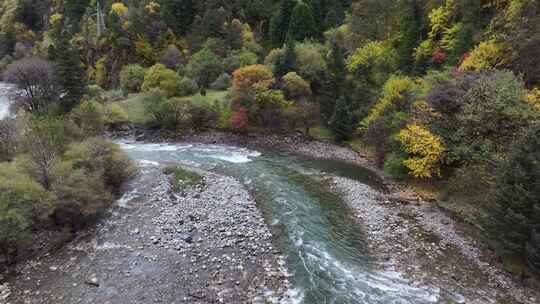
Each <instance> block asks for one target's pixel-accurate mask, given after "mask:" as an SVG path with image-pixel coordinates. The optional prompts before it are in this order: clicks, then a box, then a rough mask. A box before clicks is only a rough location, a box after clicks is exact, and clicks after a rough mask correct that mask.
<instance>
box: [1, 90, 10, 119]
mask: <svg viewBox="0 0 540 304" xmlns="http://www.w3.org/2000/svg"><path fill="white" fill-rule="evenodd" d="M7 90H8V86H7V85H6V84H4V83H2V82H0V119H3V118H5V117H7V116H8V115H9V100H8V97H7Z"/></svg>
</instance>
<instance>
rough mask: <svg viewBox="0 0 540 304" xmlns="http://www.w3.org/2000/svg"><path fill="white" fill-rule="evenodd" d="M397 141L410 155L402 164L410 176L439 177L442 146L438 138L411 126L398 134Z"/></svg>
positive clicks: (418, 127) (416, 126)
mask: <svg viewBox="0 0 540 304" xmlns="http://www.w3.org/2000/svg"><path fill="white" fill-rule="evenodd" d="M397 139H398V141H399V142H400V143H401V145H402V146H403V148H404V150H405V152H407V153H408V154H409V155H410V157H409V158H408V159H406V160H405V161H404V162H403V165H405V167H407V168H408V169H409V170H410V175H412V176H413V177H416V178H432V177H434V176H440V175H441V160H442V158H443V154H444V145H443V143H442V140H441V139H440V138H439V137H438V136H436V135H434V134H433V133H431V132H430V131H429V130H428V129H426V128H424V127H422V126H420V125H417V124H411V125H408V126H407V127H405V128H404V129H402V130H401V131H400V132H399V134H398V136H397Z"/></svg>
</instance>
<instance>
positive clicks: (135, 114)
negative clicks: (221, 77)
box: [118, 90, 228, 125]
mask: <svg viewBox="0 0 540 304" xmlns="http://www.w3.org/2000/svg"><path fill="white" fill-rule="evenodd" d="M227 93H228V91H211V90H210V91H207V94H206V96H202V95H201V94H199V93H197V94H194V95H191V96H185V97H180V99H183V100H191V101H192V102H193V103H196V104H207V105H214V103H215V102H216V101H218V102H222V101H224V100H225V97H226V96H227ZM144 97H145V93H139V94H131V95H129V97H128V98H127V99H124V100H121V101H118V104H119V105H120V107H121V108H122V110H124V112H126V114H127V115H128V120H129V122H131V123H134V124H141V125H146V124H148V123H149V122H151V121H152V117H151V116H150V115H148V113H147V112H146V110H145V107H144V102H143V100H144Z"/></svg>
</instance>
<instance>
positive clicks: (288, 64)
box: [275, 39, 296, 77]
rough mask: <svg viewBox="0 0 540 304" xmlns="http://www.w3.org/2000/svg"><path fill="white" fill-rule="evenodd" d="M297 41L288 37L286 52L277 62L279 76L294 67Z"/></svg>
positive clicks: (276, 71)
mask: <svg viewBox="0 0 540 304" xmlns="http://www.w3.org/2000/svg"><path fill="white" fill-rule="evenodd" d="M295 49H296V42H295V41H294V40H293V39H288V40H287V43H286V44H285V54H284V55H283V57H281V58H280V59H279V61H278V63H277V66H276V70H275V73H276V75H277V76H278V77H281V76H283V75H285V74H287V73H288V72H290V71H292V70H293V69H294V64H295V61H296V53H295Z"/></svg>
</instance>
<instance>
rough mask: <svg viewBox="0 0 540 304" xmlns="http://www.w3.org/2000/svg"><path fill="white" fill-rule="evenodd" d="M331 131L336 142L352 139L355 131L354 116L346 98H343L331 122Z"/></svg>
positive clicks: (337, 104) (340, 99) (337, 105)
mask: <svg viewBox="0 0 540 304" xmlns="http://www.w3.org/2000/svg"><path fill="white" fill-rule="evenodd" d="M330 129H331V130H332V133H334V137H335V139H336V141H338V142H341V141H344V140H347V139H348V138H350V137H351V135H352V132H353V130H354V116H353V114H352V111H351V107H350V106H349V102H348V101H347V98H345V96H341V97H340V98H339V99H338V101H337V103H336V108H335V110H334V115H332V119H331V120H330Z"/></svg>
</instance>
